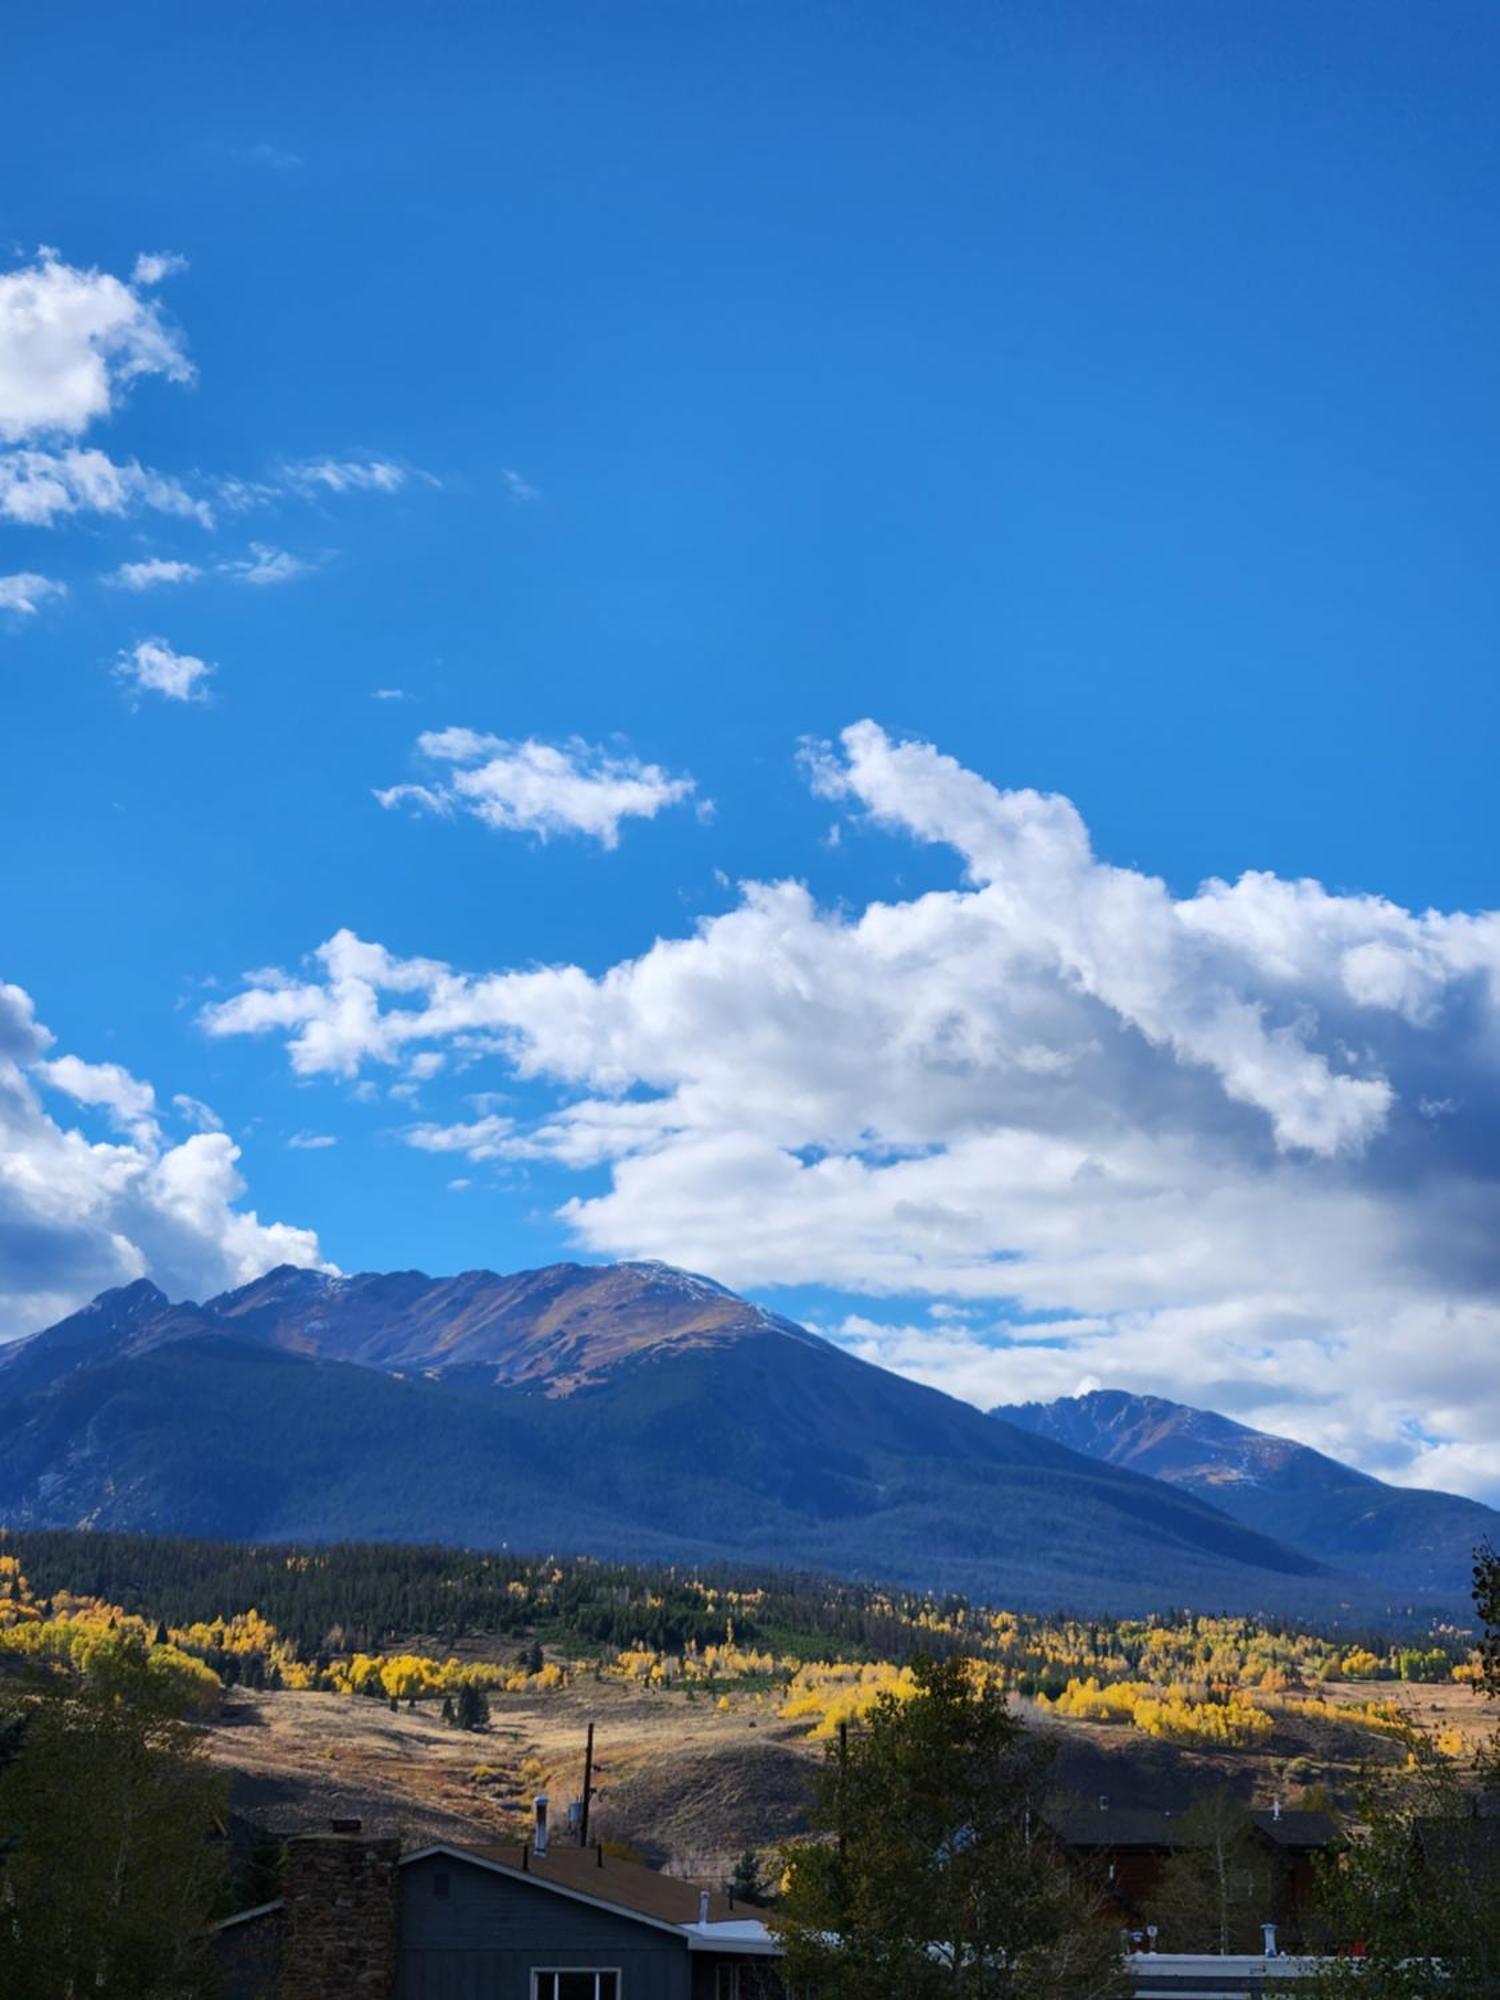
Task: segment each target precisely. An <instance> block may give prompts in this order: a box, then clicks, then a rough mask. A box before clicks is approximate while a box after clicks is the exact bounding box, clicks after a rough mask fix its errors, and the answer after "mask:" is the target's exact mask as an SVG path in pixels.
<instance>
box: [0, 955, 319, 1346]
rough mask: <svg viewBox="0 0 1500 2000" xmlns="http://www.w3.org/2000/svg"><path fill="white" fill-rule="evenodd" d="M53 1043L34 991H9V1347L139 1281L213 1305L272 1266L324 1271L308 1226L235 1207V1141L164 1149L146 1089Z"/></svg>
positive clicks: (4, 1113)
mask: <svg viewBox="0 0 1500 2000" xmlns="http://www.w3.org/2000/svg"><path fill="white" fill-rule="evenodd" d="M52 1040H53V1038H52V1036H51V1035H50V1034H49V1033H48V1032H47V1030H46V1029H45V1028H43V1027H42V1026H41V1025H40V1024H39V1023H38V1022H37V1019H36V1014H35V1009H34V1008H33V1006H32V1003H31V999H30V997H29V995H27V994H26V993H25V992H24V991H22V989H21V988H20V987H16V986H0V1337H6V1336H10V1335H14V1334H21V1333H30V1332H32V1331H34V1330H35V1329H36V1328H38V1327H41V1326H46V1325H49V1324H50V1323H51V1322H52V1321H53V1320H56V1319H58V1318H60V1317H61V1316H62V1315H63V1314H64V1313H67V1312H71V1311H73V1310H74V1309H75V1308H76V1307H78V1306H80V1305H82V1304H84V1303H85V1302H86V1301H87V1300H88V1299H90V1298H92V1297H93V1296H94V1294H95V1293H96V1292H99V1291H101V1290H103V1289H104V1288H105V1287H106V1286H108V1285H119V1284H127V1283H129V1282H130V1281H131V1280H132V1279H134V1278H139V1277H150V1278H152V1279H154V1280H155V1282H156V1283H157V1284H159V1285H160V1286H161V1287H162V1289H163V1290H164V1291H166V1292H168V1293H169V1294H171V1295H172V1296H173V1297H176V1298H183V1297H191V1298H204V1297H207V1296H208V1295H210V1294H211V1293H213V1292H217V1291H222V1290H224V1289H225V1288H226V1287H227V1286H231V1285H240V1284H247V1283H248V1282H249V1281H250V1280H251V1279H252V1278H255V1277H258V1276H259V1275H260V1274H261V1272H263V1271H267V1270H269V1269H270V1268H271V1267H272V1266H273V1265H276V1264H282V1263H290V1264H319V1263H321V1261H322V1260H321V1256H320V1253H319V1249H318V1241H317V1238H316V1236H315V1235H314V1234H313V1232H312V1231H311V1230H306V1229H296V1228H292V1227H290V1226H288V1225H287V1224H285V1223H262V1222H261V1221H260V1220H259V1218H258V1217H257V1215H256V1214H255V1213H254V1211H253V1210H247V1209H244V1208H242V1207H240V1206H239V1202H240V1199H241V1197H242V1196H243V1194H244V1192H245V1188H244V1182H243V1180H242V1179H241V1176H240V1173H239V1169H238V1164H237V1163H238V1161H239V1157H240V1156H239V1149H238V1147H236V1146H235V1144H234V1142H233V1141H232V1140H231V1139H230V1138H229V1137H228V1135H227V1134H225V1133H223V1132H198V1133H195V1134H193V1136H192V1137H191V1138H188V1139H186V1140H184V1141H183V1142H182V1143H181V1144H180V1145H175V1146H172V1145H167V1144H166V1143H165V1142H164V1141H163V1139H162V1137H161V1134H160V1132H159V1130H158V1129H157V1127H156V1123H155V1119H154V1116H153V1106H154V1102H155V1094H154V1092H153V1091H152V1089H151V1086H150V1085H149V1084H147V1083H143V1082H140V1081H139V1080H138V1079H136V1078H134V1077H132V1076H131V1075H130V1074H129V1072H128V1071H126V1070H124V1069H122V1068H121V1067H120V1066H119V1065H117V1064H114V1063H88V1062H84V1061H81V1060H79V1059H78V1058H76V1057H73V1056H70V1055H64V1056H58V1057H51V1056H49V1054H48V1050H49V1048H50V1046H51V1043H52ZM39 1087H43V1088H47V1089H51V1090H56V1091H61V1092H63V1093H65V1094H66V1096H67V1097H69V1098H70V1099H72V1100H73V1101H75V1102H78V1103H82V1104H84V1105H88V1106H93V1107H96V1108H98V1109H100V1110H102V1111H104V1112H105V1113H106V1115H107V1116H108V1117H109V1119H110V1122H111V1123H112V1124H114V1125H115V1126H116V1127H117V1128H118V1129H119V1130H120V1131H121V1132H122V1133H123V1135H124V1136H123V1137H120V1138H116V1139H114V1140H109V1141H95V1140H90V1139H89V1138H87V1137H86V1136H85V1135H84V1134H83V1133H82V1132H81V1131H79V1130H77V1129H76V1128H74V1127H72V1126H70V1125H68V1124H67V1123H65V1122H60V1121H59V1119H58V1118H57V1117H55V1116H54V1115H53V1114H52V1113H51V1112H49V1111H48V1109H47V1108H46V1107H45V1105H44V1103H43V1101H42V1098H41V1095H40V1089H39Z"/></svg>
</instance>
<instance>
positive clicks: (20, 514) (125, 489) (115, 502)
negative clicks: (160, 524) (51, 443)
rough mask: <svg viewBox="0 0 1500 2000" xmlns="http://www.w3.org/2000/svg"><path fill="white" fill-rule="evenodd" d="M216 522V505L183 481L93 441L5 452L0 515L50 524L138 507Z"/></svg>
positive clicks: (40, 525)
mask: <svg viewBox="0 0 1500 2000" xmlns="http://www.w3.org/2000/svg"><path fill="white" fill-rule="evenodd" d="M143 507H144V508H148V509H150V510H152V511H153V512H155V513H158V514H174V515H177V516H179V517H181V518H182V519H184V520H194V521H197V522H198V523H199V524H200V525H201V526H202V527H205V528H209V527H212V526H213V510H212V508H211V507H210V506H209V504H208V502H207V501H205V500H200V499H197V498H196V497H195V496H194V495H193V494H191V493H189V492H188V490H187V488H186V487H185V486H184V485H183V484H182V482H181V481H180V480H177V479H172V478H169V477H168V476H167V475H166V474H164V473H160V472H153V471H151V470H150V468H149V467H147V466H143V465H138V464H137V463H136V462H135V461H134V460H133V459H131V460H129V461H127V462H126V463H125V464H123V465H122V464H118V463H116V461H115V460H114V459H112V458H109V457H107V456H106V455H105V454H104V453H103V452H102V451H97V450H95V449H94V448H93V447H92V446H88V447H78V446H69V447H68V448H67V449H66V450H63V451H40V450H36V449H33V448H30V447H28V448H27V449H25V450H21V451H9V452H0V518H3V519H5V520H10V521H19V522H20V523H21V524H22V525H23V526H25V527H32V528H50V527H52V526H53V525H54V523H55V522H57V521H58V520H59V519H62V518H64V517H66V516H68V515H70V514H109V515H121V514H128V513H132V512H134V511H135V510H136V509H137V508H143Z"/></svg>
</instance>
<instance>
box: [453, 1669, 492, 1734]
mask: <svg viewBox="0 0 1500 2000" xmlns="http://www.w3.org/2000/svg"><path fill="white" fill-rule="evenodd" d="M455 1720H456V1721H457V1723H458V1726H459V1728H460V1729H488V1728H489V1726H490V1704H489V1700H488V1698H487V1697H486V1695H485V1693H484V1690H483V1689H482V1688H477V1687H475V1686H474V1684H473V1683H472V1682H471V1681H465V1682H464V1684H463V1686H462V1687H461V1688H460V1689H459V1691H458V1706H457V1710H456V1713H455Z"/></svg>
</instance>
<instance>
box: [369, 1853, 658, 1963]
mask: <svg viewBox="0 0 1500 2000" xmlns="http://www.w3.org/2000/svg"><path fill="white" fill-rule="evenodd" d="M434 1854H442V1855H445V1856H446V1857H447V1858H448V1860H450V1861H467V1862H469V1863H470V1864H471V1865H472V1866H473V1867H475V1868H487V1869H489V1871H490V1873H491V1874H492V1875H504V1876H506V1877H507V1878H508V1879H509V1880H510V1881H512V1882H529V1883H531V1884H532V1886H533V1887H534V1888H538V1889H548V1890H550V1891H551V1893H552V1894H553V1895H554V1896H565V1897H566V1898H567V1899H568V1901H569V1902H572V1903H587V1904H588V1905H589V1906H590V1907H591V1908H593V1909H596V1910H608V1911H609V1912H610V1913H611V1914H612V1915H613V1916H617V1917H628V1918H629V1919H630V1920H631V1922H632V1923H637V1924H649V1925H650V1926H651V1928H652V1929H653V1930H658V1931H669V1932H670V1933H671V1935H672V1936H673V1937H679V1938H681V1939H682V1940H683V1942H684V1943H686V1944H689V1945H690V1944H691V1939H690V1938H689V1936H688V1932H689V1930H690V1929H691V1928H692V1926H690V1925H687V1924H674V1923H672V1922H671V1921H670V1920H669V1919H668V1918H666V1917H648V1916H647V1915H646V1913H645V1912H644V1910H633V1909H631V1908H630V1906H629V1905H628V1904H626V1903H612V1902H610V1900H609V1898H608V1897H607V1896H590V1895H588V1894H587V1893H586V1892H585V1891H584V1890H582V1889H570V1888H568V1887H567V1885H566V1884H565V1883H562V1882H549V1881H548V1879H547V1877H546V1876H545V1875H534V1874H533V1873H532V1872H531V1870H530V1869H529V1868H513V1867H512V1866H511V1865H510V1863H509V1862H507V1861H492V1860H491V1859H490V1858H489V1856H488V1855H487V1854H476V1853H475V1852H474V1851H473V1849H472V1848H468V1847H453V1846H451V1845H450V1844H449V1843H448V1842H447V1841H446V1840H435V1841H433V1842H432V1843H431V1845H430V1846H427V1847H419V1848H417V1849H416V1850H415V1852H414V1853H411V1854H403V1855H402V1856H401V1858H400V1860H399V1861H398V1863H397V1864H396V1865H397V1866H398V1867H400V1868H405V1867H407V1866H409V1865H410V1863H412V1862H413V1861H426V1860H428V1859H429V1858H430V1857H431V1856H432V1855H434Z"/></svg>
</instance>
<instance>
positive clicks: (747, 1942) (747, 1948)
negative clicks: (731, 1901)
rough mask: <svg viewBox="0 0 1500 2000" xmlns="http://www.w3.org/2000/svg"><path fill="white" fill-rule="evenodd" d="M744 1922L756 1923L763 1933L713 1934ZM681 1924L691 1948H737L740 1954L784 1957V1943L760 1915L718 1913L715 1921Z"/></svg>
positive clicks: (705, 1949) (751, 1956) (759, 1956)
mask: <svg viewBox="0 0 1500 2000" xmlns="http://www.w3.org/2000/svg"><path fill="white" fill-rule="evenodd" d="M741 1924H745V1925H749V1924H754V1925H755V1927H756V1928H757V1929H758V1930H759V1931H760V1932H761V1933H762V1935H761V1936H760V1937H758V1938H754V1937H735V1938H723V1937H719V1938H716V1937H715V1936H714V1935H713V1933H714V1932H715V1931H717V1930H725V1929H729V1928H733V1929H735V1930H738V1929H739V1928H740V1926H741ZM681 1928H682V1929H683V1931H685V1932H686V1934H687V1943H688V1950H689V1951H732V1952H738V1953H739V1954H740V1956H741V1957H745V1956H748V1957H750V1958H780V1957H781V1946H780V1944H779V1943H778V1942H777V1939H776V1935H775V1933H774V1932H773V1931H772V1929H771V1927H770V1926H769V1924H766V1923H764V1922H763V1921H762V1920H761V1918H759V1917H719V1918H717V1919H716V1920H715V1921H714V1922H712V1923H707V1924H683V1925H682V1927H681Z"/></svg>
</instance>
